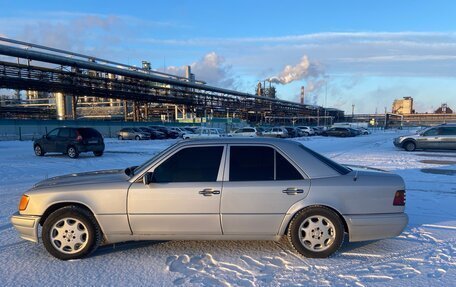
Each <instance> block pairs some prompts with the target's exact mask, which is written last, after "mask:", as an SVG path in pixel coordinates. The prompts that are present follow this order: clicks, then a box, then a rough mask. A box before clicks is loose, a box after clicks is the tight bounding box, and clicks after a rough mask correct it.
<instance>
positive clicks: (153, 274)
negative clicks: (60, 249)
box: [0, 132, 456, 286]
mask: <svg viewBox="0 0 456 287" xmlns="http://www.w3.org/2000/svg"><path fill="white" fill-rule="evenodd" d="M398 134H399V132H378V133H374V134H371V135H368V136H359V137H356V138H340V139H339V138H324V137H312V138H303V139H298V140H300V141H302V142H303V143H304V144H306V145H307V146H308V147H310V148H312V149H314V150H316V151H318V152H320V153H322V154H324V155H326V156H329V157H331V158H333V159H335V160H337V161H338V162H341V163H348V164H357V165H367V166H372V167H378V168H382V169H386V170H391V171H393V172H395V173H398V174H400V175H401V176H402V177H403V178H404V179H405V181H406V184H407V208H406V211H407V213H408V214H409V216H410V224H409V226H408V227H407V229H406V230H405V231H404V232H403V233H402V235H400V236H399V237H397V238H393V239H386V240H379V241H370V242H363V243H345V244H344V245H343V247H342V249H341V250H340V251H339V252H338V253H336V254H335V256H333V257H331V258H329V259H306V258H303V257H301V256H299V255H298V254H296V253H294V252H292V251H290V250H289V249H288V247H287V244H286V242H285V241H284V240H282V241H281V242H278V243H277V242H264V241H247V242H245V241H199V242H198V241H168V242H131V243H123V244H116V245H110V246H105V247H102V248H100V249H99V250H98V251H97V252H96V253H94V254H93V255H92V256H91V257H89V258H86V259H83V260H74V261H69V262H64V261H59V260H57V259H55V258H53V257H52V256H51V255H49V254H48V253H47V252H46V250H45V249H44V247H43V245H42V244H34V243H31V242H28V241H24V240H21V239H20V238H19V236H18V235H17V233H16V231H15V230H14V228H13V227H12V225H11V224H10V222H9V216H10V215H11V214H12V213H14V212H15V211H16V209H17V203H18V201H19V198H20V196H21V194H22V193H23V192H24V191H25V190H27V188H29V187H30V186H31V185H33V184H34V183H35V182H37V181H39V180H42V179H44V178H46V177H51V176H56V175H61V174H65V173H73V172H83V171H90V170H97V169H110V168H123V167H127V166H131V165H136V164H139V163H141V162H143V161H145V160H147V159H148V158H149V157H150V156H151V155H153V154H154V153H156V152H158V151H160V150H162V149H164V148H165V147H167V146H168V145H170V144H172V143H174V141H173V140H164V141H141V142H137V141H117V140H107V147H106V153H105V155H103V157H100V158H95V157H93V156H92V155H89V154H87V155H85V154H82V155H81V157H80V158H79V159H77V160H72V159H69V158H67V157H65V156H62V155H47V156H45V157H36V156H34V154H33V151H32V147H31V142H18V141H13V142H12V141H10V142H0V199H1V200H0V259H1V260H0V285H1V286H17V285H40V286H41V285H60V286H67V285H120V286H122V285H150V286H174V285H182V286H186V285H192V284H193V285H194V286H454V285H456V272H455V267H456V246H455V242H456V207H455V205H456V152H434V151H432V152H431V151H418V152H413V153H408V152H405V151H402V150H398V149H396V148H394V146H393V144H392V139H393V138H394V137H395V136H397V135H398Z"/></svg>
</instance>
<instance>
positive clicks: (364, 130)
mask: <svg viewBox="0 0 456 287" xmlns="http://www.w3.org/2000/svg"><path fill="white" fill-rule="evenodd" d="M358 130H359V131H360V132H361V134H362V135H368V134H370V131H369V130H368V129H366V128H358Z"/></svg>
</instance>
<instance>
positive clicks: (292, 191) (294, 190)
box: [282, 187, 304, 195]
mask: <svg viewBox="0 0 456 287" xmlns="http://www.w3.org/2000/svg"><path fill="white" fill-rule="evenodd" d="M282 192H283V193H286V194H288V195H296V194H298V193H304V190H302V189H299V188H296V187H289V188H287V189H284V190H282Z"/></svg>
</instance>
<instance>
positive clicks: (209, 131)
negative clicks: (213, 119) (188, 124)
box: [182, 128, 222, 140]
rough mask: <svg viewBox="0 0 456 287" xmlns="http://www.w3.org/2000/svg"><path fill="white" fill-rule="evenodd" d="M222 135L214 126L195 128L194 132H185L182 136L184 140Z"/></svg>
mask: <svg viewBox="0 0 456 287" xmlns="http://www.w3.org/2000/svg"><path fill="white" fill-rule="evenodd" d="M221 136H222V133H221V132H220V130H219V129H215V128H200V129H197V130H196V131H195V132H194V133H185V134H184V135H183V136H182V137H183V139H184V140H187V139H196V138H219V137H221Z"/></svg>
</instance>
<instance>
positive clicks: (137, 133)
mask: <svg viewBox="0 0 456 287" xmlns="http://www.w3.org/2000/svg"><path fill="white" fill-rule="evenodd" d="M117 138H118V139H119V140H149V139H150V133H147V132H143V131H141V130H140V129H139V128H123V129H121V130H120V131H119V132H118V133H117Z"/></svg>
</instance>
